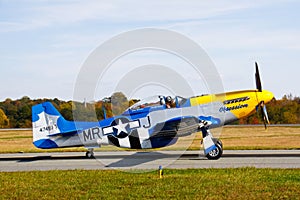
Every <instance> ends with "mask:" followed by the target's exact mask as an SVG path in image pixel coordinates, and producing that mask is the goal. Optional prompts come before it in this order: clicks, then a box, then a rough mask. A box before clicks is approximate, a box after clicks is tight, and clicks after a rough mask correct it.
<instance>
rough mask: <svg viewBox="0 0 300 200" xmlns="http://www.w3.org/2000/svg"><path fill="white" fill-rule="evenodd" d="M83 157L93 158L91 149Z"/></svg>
mask: <svg viewBox="0 0 300 200" xmlns="http://www.w3.org/2000/svg"><path fill="white" fill-rule="evenodd" d="M85 157H86V158H94V150H93V149H89V150H88V151H87V152H86V153H85Z"/></svg>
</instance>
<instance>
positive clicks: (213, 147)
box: [199, 120, 223, 160]
mask: <svg viewBox="0 0 300 200" xmlns="http://www.w3.org/2000/svg"><path fill="white" fill-rule="evenodd" d="M209 125H211V123H209V122H207V121H203V120H201V121H200V122H199V129H200V130H201V132H202V137H203V147H204V154H205V156H206V157H207V158H208V159H209V160H217V159H219V158H220V157H221V156H222V154H223V144H222V142H221V140H219V139H217V138H213V136H212V134H211V132H210V131H209Z"/></svg>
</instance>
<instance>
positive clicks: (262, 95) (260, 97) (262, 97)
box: [257, 90, 274, 103]
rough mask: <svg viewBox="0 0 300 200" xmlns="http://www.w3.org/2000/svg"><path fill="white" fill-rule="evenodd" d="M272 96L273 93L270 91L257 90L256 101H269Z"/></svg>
mask: <svg viewBox="0 0 300 200" xmlns="http://www.w3.org/2000/svg"><path fill="white" fill-rule="evenodd" d="M273 98H274V94H273V93H272V92H270V91H267V90H263V91H262V92H257V101H258V102H261V101H264V102H265V103H268V102H270V101H271V100H272V99H273Z"/></svg>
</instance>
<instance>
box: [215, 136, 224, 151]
mask: <svg viewBox="0 0 300 200" xmlns="http://www.w3.org/2000/svg"><path fill="white" fill-rule="evenodd" d="M212 140H213V142H214V143H215V144H219V145H220V146H221V148H222V149H223V143H222V141H221V140H219V139H218V138H212Z"/></svg>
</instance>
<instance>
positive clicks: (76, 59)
mask: <svg viewBox="0 0 300 200" xmlns="http://www.w3.org/2000/svg"><path fill="white" fill-rule="evenodd" d="M299 9H300V3H299V2H298V1H289V0H284V1H283V0H261V1H258V0H253V1H237V0H227V1H188V2H187V1H176V0H175V1H137V0H133V1H77V0H68V1H55V0H54V1H46V0H42V1H34V0H24V1H14V0H12V1H10V0H6V1H5V0H0V44H1V48H0V65H1V67H0V75H1V79H0V81H1V82H0V85H1V90H0V100H4V99H6V98H12V99H17V98H21V97H22V96H25V95H26V96H29V97H31V98H54V97H57V98H60V99H65V100H70V99H72V97H73V89H74V84H75V81H76V77H77V75H78V73H79V70H80V67H81V66H82V64H83V63H84V61H85V60H86V59H87V57H88V55H89V54H90V53H91V52H92V51H93V50H94V49H95V48H97V46H99V45H100V44H102V43H103V42H104V41H106V40H108V39H110V38H111V37H113V36H115V35H117V34H120V33H122V32H125V31H130V30H133V29H137V28H145V27H154V28H162V29H169V30H174V31H176V32H179V33H181V34H184V35H186V36H188V37H189V38H191V39H192V40H194V41H196V42H197V43H198V44H199V45H201V47H203V48H204V49H205V51H206V52H207V53H208V55H209V56H210V58H211V59H212V60H213V62H214V63H215V65H216V68H217V69H218V71H219V73H220V75H221V77H222V80H223V84H224V88H225V90H226V91H231V90H240V89H251V88H254V87H255V86H254V62H255V61H257V62H258V63H259V64H260V70H261V76H262V79H263V88H264V89H267V90H270V91H272V92H273V93H274V94H275V96H276V98H281V97H282V96H283V95H284V94H289V93H292V94H293V95H296V96H300V87H299V82H300V81H299V76H300V68H299V67H298V66H299V63H300V56H299V55H300V12H299ZM140 56H141V55H140ZM146 57H147V56H145V57H144V58H143V62H144V63H145V64H147V63H148V62H150V61H149V60H147V58H146ZM160 57H163V56H160ZM127 62H130V61H127ZM162 62H164V61H162ZM124 63H126V62H123V64H124ZM108 93H109V91H108ZM108 93H107V94H108ZM96 98H101V97H96Z"/></svg>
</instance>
